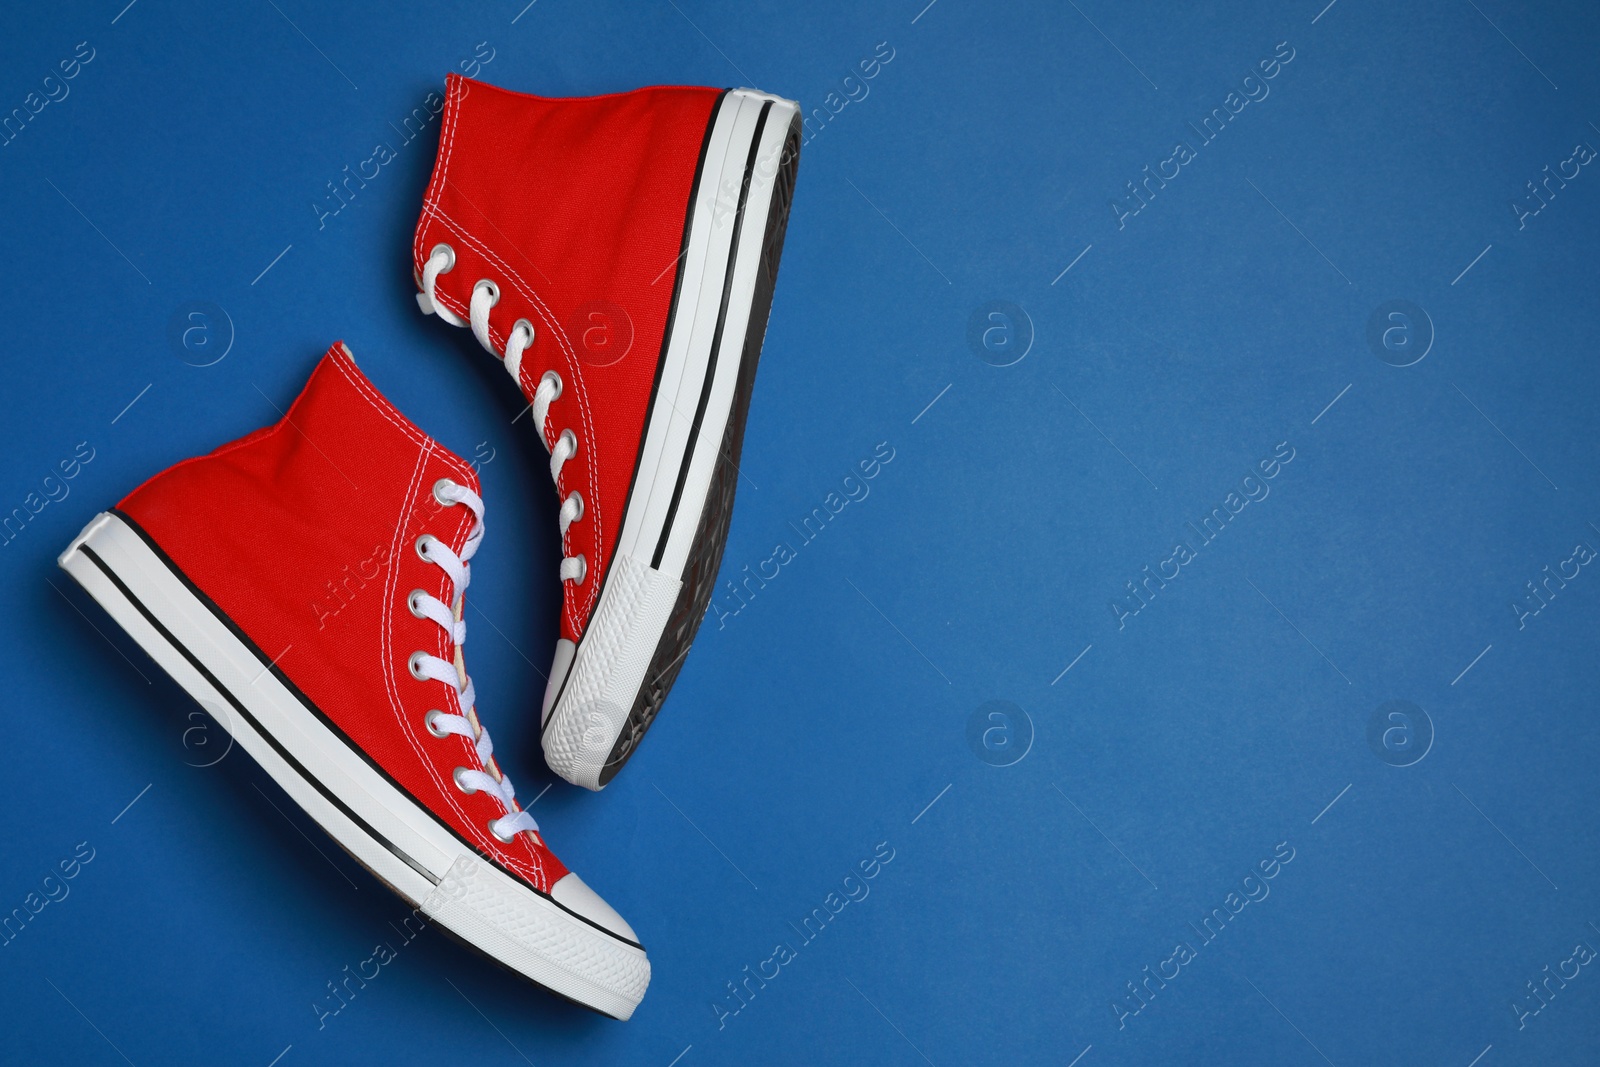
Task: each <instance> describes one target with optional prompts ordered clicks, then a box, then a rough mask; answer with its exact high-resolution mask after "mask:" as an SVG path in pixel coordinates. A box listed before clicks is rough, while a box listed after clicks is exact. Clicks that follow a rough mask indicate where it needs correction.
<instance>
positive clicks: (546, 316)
mask: <svg viewBox="0 0 1600 1067" xmlns="http://www.w3.org/2000/svg"><path fill="white" fill-rule="evenodd" d="M428 212H429V213H430V214H432V215H433V216H434V218H435V219H437V220H438V223H439V225H440V226H442V227H444V228H446V229H448V230H450V231H451V232H452V233H453V234H455V235H457V236H459V237H460V239H461V240H462V241H464V242H466V244H467V246H468V247H470V248H473V249H474V250H475V251H477V252H478V253H479V254H480V255H482V256H483V257H484V258H485V259H487V260H489V261H490V262H491V263H493V264H494V265H495V266H497V267H498V268H499V269H500V270H502V271H503V272H504V273H505V274H506V275H507V276H508V277H509V278H511V279H513V281H514V283H515V286H516V288H517V290H518V291H519V293H520V294H521V295H522V296H523V297H524V298H525V299H526V300H527V301H528V302H529V303H530V304H532V305H533V306H534V308H535V310H536V312H537V313H538V314H539V316H540V318H541V319H543V320H544V321H545V322H546V323H547V324H548V325H549V326H550V327H551V328H552V330H551V332H552V333H554V334H555V336H556V338H557V340H558V342H559V344H560V348H561V350H562V354H563V355H564V356H566V358H567V362H568V369H569V370H570V372H571V374H572V378H573V381H574V384H575V386H576V389H577V392H576V396H577V400H578V406H579V410H580V414H581V415H582V417H583V428H584V434H585V437H586V439H587V440H588V441H589V442H590V446H589V448H588V449H587V450H586V451H588V452H590V453H593V451H594V441H595V440H596V437H595V431H594V421H593V414H592V413H591V411H590V409H589V401H588V394H587V390H586V388H585V387H584V383H583V371H582V368H581V367H580V365H579V363H578V358H577V354H576V352H575V351H574V350H573V348H572V342H571V340H570V339H569V338H568V337H567V335H566V331H565V330H563V329H562V328H561V324H560V323H559V322H558V321H557V320H556V317H555V314H554V313H553V312H552V311H551V310H550V308H549V307H548V306H547V305H546V304H545V303H544V302H543V301H542V300H540V298H539V296H538V294H537V293H536V292H535V291H534V290H533V287H532V286H530V285H529V284H528V283H527V282H526V281H525V280H523V278H522V276H521V275H520V274H518V273H517V272H516V270H514V269H513V268H512V267H511V266H510V264H508V263H506V261H505V260H503V259H501V258H500V257H499V256H498V255H496V254H495V252H494V251H493V249H491V248H489V246H488V245H487V244H486V243H485V242H484V241H483V240H482V239H481V238H478V237H475V236H473V235H472V234H471V233H470V232H469V231H468V230H467V229H466V228H465V227H464V226H462V225H461V224H460V223H459V222H457V221H456V220H455V219H454V218H452V217H451V216H449V215H448V214H446V213H445V212H444V211H442V210H440V209H438V208H436V207H430V208H429V209H428ZM434 299H435V300H436V301H438V302H439V303H442V304H444V305H445V307H446V308H448V309H449V310H451V311H455V312H456V313H457V314H458V315H460V316H462V317H466V315H467V312H468V309H467V307H466V306H465V305H464V304H462V303H461V302H460V301H459V300H458V299H456V298H454V297H451V296H450V295H449V294H448V293H442V292H438V291H437V290H435V295H434ZM489 339H490V340H491V341H494V342H496V343H497V344H499V345H500V347H502V348H503V347H504V339H503V338H502V337H501V335H499V334H497V333H496V332H495V330H494V328H493V327H492V326H491V327H490V331H489ZM587 466H588V469H589V495H590V496H591V497H593V498H594V501H595V503H594V508H593V510H594V516H593V519H594V527H593V528H594V531H595V534H594V547H595V566H594V571H595V573H596V574H603V573H605V521H604V517H603V516H602V514H601V510H600V504H599V498H600V491H599V464H598V463H597V462H595V459H594V457H593V455H592V454H591V456H590V457H589V460H588V463H587ZM558 488H561V489H564V488H565V486H559V487H558ZM585 503H586V504H587V503H588V501H587V500H585ZM599 588H600V583H599V582H595V583H593V584H592V585H591V586H590V588H589V590H588V591H587V593H586V594H585V597H584V602H583V607H582V609H581V612H579V611H577V610H576V609H577V605H576V604H574V603H571V602H570V601H569V603H568V605H567V617H568V620H569V621H570V622H571V623H572V629H573V631H574V632H575V633H580V634H581V631H582V629H583V628H582V627H580V626H579V625H578V621H579V618H578V616H579V614H584V615H586V614H588V613H589V612H590V610H591V609H592V608H593V606H594V602H595V598H596V596H597V595H598V591H599Z"/></svg>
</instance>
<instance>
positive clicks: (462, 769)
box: [451, 767, 478, 796]
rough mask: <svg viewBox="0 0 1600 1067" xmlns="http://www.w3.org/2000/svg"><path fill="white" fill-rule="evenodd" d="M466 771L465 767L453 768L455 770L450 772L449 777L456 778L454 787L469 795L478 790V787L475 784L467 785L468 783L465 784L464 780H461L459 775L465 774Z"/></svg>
mask: <svg viewBox="0 0 1600 1067" xmlns="http://www.w3.org/2000/svg"><path fill="white" fill-rule="evenodd" d="M466 773H467V769H466V768H465V767H457V768H456V769H455V771H454V772H453V773H452V774H451V777H452V778H454V779H455V780H456V788H457V789H459V790H461V791H462V792H463V793H465V794H467V795H468V796H471V795H472V794H473V793H476V792H477V791H478V787H477V786H475V785H472V786H469V785H467V784H465V783H464V782H462V780H461V776H462V775H463V774H466Z"/></svg>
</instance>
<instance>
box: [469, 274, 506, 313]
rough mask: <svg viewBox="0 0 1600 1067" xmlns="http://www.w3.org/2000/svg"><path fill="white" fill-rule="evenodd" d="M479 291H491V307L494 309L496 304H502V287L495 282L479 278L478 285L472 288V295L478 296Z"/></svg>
mask: <svg viewBox="0 0 1600 1067" xmlns="http://www.w3.org/2000/svg"><path fill="white" fill-rule="evenodd" d="M479 289H487V290H489V306H490V307H494V306H495V305H496V304H498V303H500V287H499V286H498V285H496V284H495V283H494V282H492V281H490V280H489V279H488V278H479V279H478V281H477V284H476V285H474V286H473V287H472V293H473V295H474V296H476V295H477V293H478V290H479Z"/></svg>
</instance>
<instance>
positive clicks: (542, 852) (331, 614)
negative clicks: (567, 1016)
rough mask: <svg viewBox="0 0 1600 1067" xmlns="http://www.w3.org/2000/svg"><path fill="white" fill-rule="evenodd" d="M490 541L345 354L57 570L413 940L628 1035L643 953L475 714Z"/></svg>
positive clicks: (411, 429) (468, 480) (468, 479)
mask: <svg viewBox="0 0 1600 1067" xmlns="http://www.w3.org/2000/svg"><path fill="white" fill-rule="evenodd" d="M482 537H483V501H482V500H481V499H480V498H479V496H478V479H477V476H476V474H475V472H474V471H473V470H472V468H471V467H470V466H469V465H468V464H467V463H466V462H464V461H463V460H461V459H460V458H458V457H457V456H455V455H454V454H452V453H451V452H449V451H448V450H446V449H445V448H444V447H443V446H441V445H440V444H438V443H437V442H435V441H434V440H432V439H431V438H429V437H428V436H427V435H426V434H424V433H423V432H422V431H421V430H419V429H417V428H416V427H415V426H414V425H412V424H411V423H410V422H409V421H407V420H406V418H405V417H404V416H403V415H401V414H400V413H399V412H398V411H396V410H395V409H394V408H393V407H391V406H390V405H389V403H388V402H387V401H385V400H384V398H383V397H382V396H380V395H379V394H378V391H377V390H376V389H375V388H374V387H373V386H372V383H371V382H369V381H368V380H367V379H366V378H365V377H364V376H363V375H362V374H361V372H360V371H359V370H357V369H356V366H355V363H354V362H353V361H352V359H351V357H350V353H349V350H348V349H347V348H345V347H344V346H343V345H342V344H340V345H335V346H334V348H333V349H332V350H330V351H329V352H328V354H327V355H326V356H325V357H324V358H323V359H322V361H321V363H320V364H319V365H318V366H317V369H316V371H315V373H313V374H312V376H311V381H310V383H309V384H308V385H307V386H306V388H305V391H304V392H302V393H301V395H300V397H299V399H298V400H296V401H295V403H294V406H293V407H291V408H290V409H289V412H288V414H287V415H285V416H284V418H283V420H282V421H281V422H279V423H277V424H276V425H274V426H271V427H268V428H266V429H262V430H258V431H256V432H255V433H253V434H251V435H249V436H248V437H244V438H242V439H240V440H238V441H235V442H233V443H232V444H229V445H224V446H223V447H222V448H219V449H218V450H217V451H215V452H212V453H211V454H210V455H206V456H200V457H197V458H195V459H190V460H186V461H184V462H183V463H179V464H178V465H177V466H175V467H172V468H170V469H169V470H166V471H163V472H162V473H160V474H158V475H156V476H155V477H154V478H151V479H150V480H149V481H147V482H145V483H144V484H143V485H142V486H140V487H139V488H138V489H136V490H134V491H133V492H132V493H131V494H130V495H129V496H128V497H127V498H126V499H124V500H123V501H122V503H121V504H119V505H117V507H116V508H114V509H112V510H111V511H108V512H105V513H102V514H101V515H98V516H96V518H95V519H94V521H93V522H91V523H90V524H89V525H88V526H87V527H85V529H84V531H83V532H82V533H81V534H79V535H78V537H77V538H76V539H75V540H74V541H73V542H72V544H71V545H69V546H68V547H67V550H66V551H65V552H63V553H62V554H61V558H60V561H59V562H60V564H61V566H62V567H63V568H64V569H65V570H66V571H67V572H68V573H69V574H71V575H72V576H73V577H74V578H75V579H77V581H78V582H79V583H80V584H81V585H82V586H83V587H84V588H85V589H87V590H88V591H89V593H90V595H92V596H93V597H94V598H95V599H96V600H98V601H99V602H100V604H101V605H102V606H103V607H104V608H105V609H106V610H107V611H109V612H110V613H111V616H112V618H114V619H116V621H117V622H118V623H119V624H120V625H121V626H122V627H123V629H125V630H127V631H128V633H129V634H131V635H132V636H133V638H134V640H136V641H138V642H139V644H140V645H142V646H143V647H144V649H145V651H146V652H148V653H149V654H150V655H151V657H152V658H154V659H155V660H156V662H158V663H159V664H160V665H161V666H162V667H163V668H165V669H166V671H167V673H169V674H171V675H172V677H173V678H174V679H175V680H176V681H177V682H178V684H180V685H182V686H183V687H184V688H185V689H186V690H188V691H189V693H190V695H192V696H193V697H194V698H195V699H196V700H198V701H199V702H200V704H201V705H202V706H203V707H204V708H206V710H208V711H209V712H211V714H212V715H213V716H215V717H216V719H217V720H218V722H220V723H221V724H222V725H223V726H224V727H225V728H226V729H227V730H228V731H229V732H230V733H231V734H232V735H233V736H234V738H235V739H236V740H237V741H238V743H239V745H240V746H241V747H242V748H243V749H244V750H245V751H246V752H248V753H249V754H250V755H251V756H253V757H254V758H255V760H256V761H257V762H258V763H260V764H261V766H262V767H264V768H265V769H266V771H267V772H268V773H269V774H271V775H272V777H273V778H274V779H276V780H277V782H278V784H279V785H281V786H282V787H283V788H284V790H285V791H286V792H287V793H288V794H289V796H290V797H292V798H293V799H294V800H295V802H296V803H298V804H299V805H300V806H301V807H302V808H304V809H305V810H306V811H307V812H309V813H310V815H311V816H312V817H313V818H314V819H316V820H317V822H319V823H320V824H321V825H322V827H323V828H324V829H325V830H327V832H328V833H329V834H330V835H332V837H333V838H334V840H336V841H337V842H338V843H339V844H340V845H342V846H343V847H344V848H345V849H346V850H347V851H348V852H349V853H350V854H351V855H352V856H354V857H355V858H356V859H357V860H358V861H360V862H361V863H362V864H363V865H365V866H366V867H367V868H368V869H369V870H370V871H372V873H373V874H375V875H377V876H378V878H380V879H381V880H383V881H384V882H385V883H387V884H388V885H389V886H390V887H391V888H392V889H394V890H395V891H396V892H397V893H399V894H400V895H401V896H402V897H404V898H405V899H406V900H407V901H408V902H409V903H411V904H413V905H415V906H416V909H417V913H418V915H419V917H420V918H421V919H422V921H424V922H427V921H432V922H435V923H437V924H438V925H439V926H441V927H443V928H444V929H446V930H448V931H449V932H450V933H452V934H454V935H455V936H456V937H458V938H459V939H461V940H463V941H465V942H467V943H468V944H469V945H471V946H473V947H474V948H477V949H479V950H481V951H483V952H484V953H486V954H488V955H489V956H490V957H492V958H493V959H495V960H497V961H499V962H501V963H503V964H505V965H506V966H507V967H510V968H511V969H512V970H514V971H516V972H518V973H519V974H522V975H524V976H526V977H528V978H530V979H532V980H533V981H535V982H537V983H539V984H540V985H543V986H546V987H548V988H549V989H551V990H553V991H555V992H556V993H559V994H561V995H562V996H564V997H567V998H570V999H571V1000H575V1001H577V1002H579V1003H580V1004H584V1005H586V1006H588V1007H591V1008H594V1009H595V1010H597V1011H600V1012H603V1013H605V1014H607V1015H612V1016H615V1017H617V1018H619V1019H626V1018H628V1016H629V1015H631V1014H632V1013H633V1009H634V1007H635V1006H636V1005H637V1004H638V1003H639V999H640V998H641V997H642V996H643V995H644V990H645V986H646V984H647V983H648V982H649V980H650V964H649V961H648V960H647V959H646V958H645V953H644V949H643V948H641V947H640V945H639V943H638V939H637V938H636V937H635V936H634V933H633V930H632V929H630V928H629V926H628V924H627V923H625V922H624V921H623V920H622V918H621V917H620V916H618V915H617V913H616V912H615V911H613V910H612V909H611V908H610V907H609V906H607V904H606V903H605V902H604V901H603V900H601V899H600V897H598V896H597V895H596V894H595V893H594V892H593V891H592V890H591V889H589V887H588V886H586V885H585V884H584V883H583V882H582V881H581V880H580V879H579V878H578V876H577V875H575V874H571V873H569V872H568V871H567V869H566V868H565V867H564V866H562V864H561V861H560V860H558V859H556V857H555V856H554V855H553V854H552V853H551V852H550V850H549V849H548V848H546V847H545V843H544V840H543V838H541V837H540V835H539V832H538V827H537V825H536V824H535V823H534V821H533V818H532V816H530V815H529V814H528V813H527V812H525V811H523V810H521V808H519V807H518V805H517V801H516V795H515V793H514V792H513V790H512V786H511V782H510V781H509V780H508V779H507V778H506V777H505V775H504V774H503V773H501V771H500V770H499V768H498V767H497V766H496V764H495V761H494V758H493V752H494V749H493V746H492V745H491V744H490V741H489V734H488V732H487V731H486V730H485V729H484V728H483V724H482V723H481V722H480V721H479V719H478V715H477V712H476V711H475V710H474V706H473V702H474V694H473V686H472V682H471V680H470V679H469V678H468V677H467V673H466V667H465V664H464V662H463V660H462V654H461V645H462V642H463V641H464V640H465V638H466V625H465V623H464V622H463V621H462V607H463V599H462V594H463V592H464V591H465V590H466V587H467V581H468V578H469V577H470V574H471V569H470V566H469V564H468V562H467V561H468V560H470V559H471V558H472V555H473V553H474V552H475V551H476V550H477V548H478V545H479V543H480V541H481V539H482Z"/></svg>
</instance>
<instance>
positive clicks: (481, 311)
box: [417, 242, 589, 585]
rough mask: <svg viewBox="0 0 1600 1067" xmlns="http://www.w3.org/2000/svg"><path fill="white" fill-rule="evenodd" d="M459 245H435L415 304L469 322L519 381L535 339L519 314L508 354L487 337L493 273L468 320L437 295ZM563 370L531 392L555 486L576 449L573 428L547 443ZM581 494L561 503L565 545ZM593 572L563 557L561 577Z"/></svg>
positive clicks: (579, 578) (482, 283) (496, 289)
mask: <svg viewBox="0 0 1600 1067" xmlns="http://www.w3.org/2000/svg"><path fill="white" fill-rule="evenodd" d="M455 265H456V253H455V249H453V248H451V247H450V246H449V245H448V244H444V243H443V242H441V243H439V244H436V245H434V246H433V250H432V251H431V252H430V253H429V254H428V261H427V262H426V263H425V264H423V267H422V292H420V293H418V294H417V306H418V307H419V308H421V309H422V313H423V314H425V315H438V316H439V317H440V318H441V319H443V320H444V321H445V322H448V323H449V324H450V325H452V326H470V327H471V328H472V335H473V336H474V337H476V338H477V339H478V343H479V344H480V345H482V346H483V347H484V350H485V351H486V352H488V353H489V354H490V355H491V356H494V357H495V358H496V359H499V360H500V361H501V362H502V363H503V364H504V365H505V368H506V372H507V373H509V374H510V375H511V378H512V380H513V381H515V382H516V383H517V384H518V385H519V386H520V385H521V384H522V355H523V353H524V352H526V351H527V350H528V348H529V346H531V345H532V344H533V338H534V329H533V323H531V322H529V321H528V320H527V319H518V320H517V321H516V322H515V323H513V324H512V327H511V332H510V333H509V334H507V335H506V350H505V352H504V353H500V352H496V351H495V348H494V343H493V341H492V340H491V339H490V337H489V311H490V309H492V308H493V307H494V306H495V305H496V304H498V303H500V286H499V285H498V284H496V283H495V282H494V281H493V280H492V279H490V278H480V279H478V282H477V284H475V285H474V286H473V287H472V299H471V300H470V301H469V303H468V305H467V319H466V320H465V321H463V320H462V319H461V318H460V316H458V315H456V314H455V313H454V312H453V311H451V310H450V309H449V308H447V307H445V306H444V305H442V304H440V303H439V301H438V298H437V297H436V296H435V294H434V290H435V287H436V286H437V285H438V283H439V275H441V274H447V273H449V272H450V271H451V270H453V269H454V268H455ZM561 391H562V381H561V375H559V374H557V373H556V372H555V371H553V370H547V371H545V372H544V374H543V375H542V376H541V377H540V378H539V385H538V388H537V389H535V390H534V394H533V421H534V424H535V425H536V426H538V428H539V440H540V442H542V443H544V445H545V448H546V449H548V450H549V452H550V479H551V481H553V482H555V483H556V486H557V489H559V488H560V485H561V468H562V467H564V466H565V465H566V462H567V460H569V459H571V458H572V457H573V456H576V455H577V454H578V436H577V434H575V433H573V432H572V430H571V429H564V430H562V431H561V433H560V435H559V436H558V437H557V438H556V443H555V445H554V446H551V445H550V444H549V434H550V427H549V417H550V402H551V401H553V400H555V399H556V398H557V397H559V396H560V395H561ZM583 511H584V503H583V497H581V496H579V495H578V493H577V492H575V491H574V492H571V493H568V494H567V497H566V499H565V500H563V501H562V503H561V517H560V521H561V540H562V543H563V544H564V543H565V542H566V539H567V528H568V527H569V526H571V525H572V524H573V523H574V522H576V521H577V520H578V519H580V518H582V517H583ZM588 573H589V561H588V560H587V559H586V558H585V557H584V555H583V554H582V553H581V552H580V553H579V554H578V555H576V556H564V557H562V560H561V580H562V581H564V582H567V581H570V582H575V583H577V584H579V585H582V584H583V580H584V578H585V577H586V576H587V575H588Z"/></svg>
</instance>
